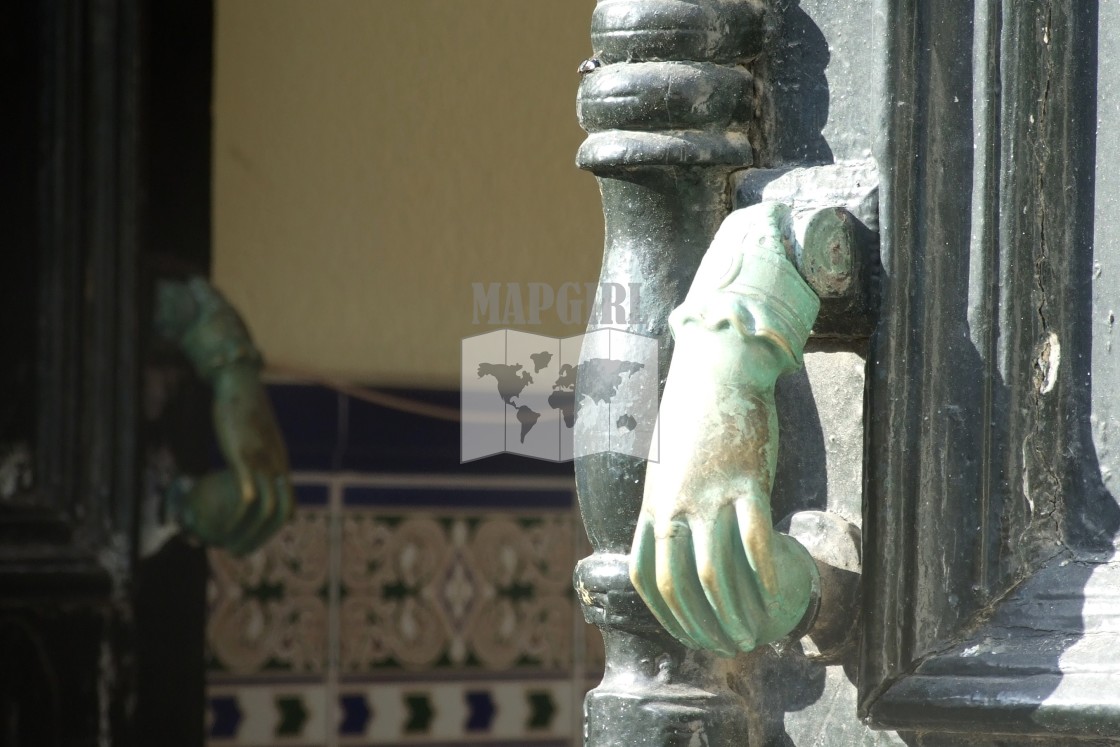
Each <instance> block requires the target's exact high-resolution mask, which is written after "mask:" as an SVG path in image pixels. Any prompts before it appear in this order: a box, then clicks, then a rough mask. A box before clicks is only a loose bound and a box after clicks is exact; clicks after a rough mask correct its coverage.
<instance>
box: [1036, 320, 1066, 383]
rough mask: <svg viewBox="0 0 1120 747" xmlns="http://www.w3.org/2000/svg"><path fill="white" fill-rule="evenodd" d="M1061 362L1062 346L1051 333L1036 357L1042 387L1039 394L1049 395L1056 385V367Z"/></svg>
mask: <svg viewBox="0 0 1120 747" xmlns="http://www.w3.org/2000/svg"><path fill="white" fill-rule="evenodd" d="M1061 362H1062V345H1061V343H1060V342H1059V341H1058V336H1057V335H1056V334H1054V333H1053V332H1051V333H1050V337H1049V338H1048V339H1047V340H1046V342H1045V344H1043V346H1042V353H1041V354H1040V355H1039V356H1038V363H1037V365H1038V369H1039V371H1040V372H1041V374H1042V377H1041V378H1042V385H1041V386H1040V387H1039V390H1038V393H1039V394H1049V393H1050V392H1051V391H1053V389H1054V386H1055V385H1056V384H1057V383H1058V366H1059V365H1060V364H1061Z"/></svg>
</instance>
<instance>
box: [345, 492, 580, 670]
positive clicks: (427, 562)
mask: <svg viewBox="0 0 1120 747" xmlns="http://www.w3.org/2000/svg"><path fill="white" fill-rule="evenodd" d="M572 529H573V528H572V516H571V513H570V512H566V513H556V512H550V513H545V514H539V515H532V516H515V515H512V514H504V513H491V514H481V513H476V512H466V513H463V514H458V515H447V514H436V513H429V512H413V513H410V514H402V513H396V515H393V514H381V513H375V512H370V511H365V510H347V511H345V512H344V514H343V519H342V542H343V546H342V604H341V625H342V635H341V647H342V649H341V668H342V672H343V673H352V672H366V673H379V672H380V673H383V674H386V675H387V676H392V673H393V670H396V669H399V668H404V669H413V670H415V669H422V668H423V669H432V670H442V669H446V668H460V669H485V670H490V671H493V672H502V671H512V670H518V669H523V668H529V669H534V670H550V671H556V672H563V671H567V670H569V669H570V668H571V659H572V630H573V627H574V626H573V619H574V618H573V615H574V614H575V606H574V602H573V594H572V589H571V583H570V581H569V578H570V575H571V568H572V566H573V564H574V560H575V559H574V553H573V550H574V546H573V539H572Z"/></svg>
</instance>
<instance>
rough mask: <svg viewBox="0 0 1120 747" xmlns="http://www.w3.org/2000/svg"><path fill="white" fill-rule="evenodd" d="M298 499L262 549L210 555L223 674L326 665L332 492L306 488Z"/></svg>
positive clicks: (213, 623) (210, 633)
mask: <svg viewBox="0 0 1120 747" xmlns="http://www.w3.org/2000/svg"><path fill="white" fill-rule="evenodd" d="M297 501H298V503H299V510H298V511H297V512H296V515H295V517H294V518H293V519H292V521H290V522H289V523H288V524H287V525H286V526H285V527H284V528H283V529H281V530H280V532H279V533H278V534H277V536H276V537H275V538H274V539H273V540H272V541H271V542H270V543H268V545H267V546H266V547H264V548H262V549H261V550H260V551H258V552H256V553H253V554H252V555H250V556H249V557H247V558H244V559H237V558H235V557H233V556H232V555H230V554H229V553H225V552H220V551H216V550H212V551H211V552H210V553H209V557H210V573H211V581H210V586H209V597H210V610H209V615H208V616H207V630H206V636H207V641H208V643H209V653H210V662H209V665H210V670H211V671H212V672H214V673H215V674H216V673H229V674H240V675H245V674H257V673H261V672H292V673H322V672H324V671H326V668H327V634H328V620H327V618H328V590H329V588H328V587H329V577H328V571H329V554H328V547H329V542H328V538H327V528H328V522H329V519H330V513H329V511H328V509H327V507H326V491H325V489H324V488H322V487H321V486H318V487H316V486H300V487H299V488H297ZM320 501H321V502H320Z"/></svg>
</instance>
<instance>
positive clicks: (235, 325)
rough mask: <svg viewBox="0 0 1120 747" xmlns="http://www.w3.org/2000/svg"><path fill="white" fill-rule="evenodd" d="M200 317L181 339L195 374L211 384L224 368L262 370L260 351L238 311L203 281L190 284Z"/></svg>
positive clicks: (189, 287) (190, 291) (188, 286)
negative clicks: (234, 366) (247, 367)
mask: <svg viewBox="0 0 1120 747" xmlns="http://www.w3.org/2000/svg"><path fill="white" fill-rule="evenodd" d="M186 287H187V290H188V291H189V293H190V295H191V297H192V299H193V300H194V302H195V304H196V308H197V309H198V314H197V316H196V317H195V319H194V320H193V321H192V322H191V324H190V326H188V327H187V329H186V330H185V331H184V332H183V335H182V337H181V339H180V344H181V345H182V348H183V351H184V352H185V353H186V355H187V357H188V358H189V359H190V361H191V364H192V365H193V366H194V369H195V371H196V372H197V373H198V375H199V376H201V377H202V378H203V379H205V380H207V381H210V380H212V379H213V377H214V376H215V374H217V372H218V371H219V370H221V369H222V368H224V367H226V366H229V365H232V364H235V363H241V364H245V365H249V366H252V367H254V368H260V367H261V366H262V365H263V360H262V358H261V354H260V352H259V351H258V350H257V348H256V346H254V345H253V340H252V338H251V337H250V336H249V330H248V328H247V327H246V326H245V323H244V322H243V321H242V320H241V317H240V316H239V315H238V313H237V311H236V310H235V309H234V308H233V306H231V305H230V303H229V302H228V301H226V299H225V298H223V297H222V295H221V294H220V293H218V291H217V290H215V289H214V287H213V286H211V285H210V284H209V283H208V282H206V281H205V280H203V279H202V278H191V279H190V280H189V281H188V282H187V284H186Z"/></svg>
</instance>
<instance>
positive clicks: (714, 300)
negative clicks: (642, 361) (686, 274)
mask: <svg viewBox="0 0 1120 747" xmlns="http://www.w3.org/2000/svg"><path fill="white" fill-rule="evenodd" d="M749 259H750V263H749V266H750V272H749V274H748V273H743V274H741V275H739V277H737V278H735V279H734V280H732V281H731V282H730V283H729V284H727V285H726V286H724V287H722V288H720V289H718V290H714V289H713V290H711V291H708V292H707V293H703V294H701V293H690V294H689V297H688V298H687V299H685V302H684V303H683V304H681V305H680V306H679V307H678V308H677V309H676V310H675V311H674V312H673V313H672V314H671V315H670V316H669V324H670V326H671V328H672V330H673V335H674V336H679V335H680V333H681V330H682V329H683V327H684V326H686V325H688V324H700V325H702V326H703V327H705V328H706V329H711V330H717V329H720V328H722V327H724V326H730V327H731V328H732V329H734V330H735V331H736V332H737V333H738V334H739V336H740V337H741V338H743V339H744V340H745V339H747V338H749V337H764V338H766V339H769V340H770V341H771V342H773V343H774V344H775V345H777V347H778V348H779V349H781V350H783V351H784V352H785V353H786V355H787V356H788V358H789V362H790V368H793V369H796V368H800V366H801V363H802V351H803V350H804V348H805V343H806V342H807V341H808V339H809V334H810V333H811V332H812V329H813V322H814V321H815V320H816V318H817V311H818V310H819V309H820V299H818V298H817V295H816V294H815V293H813V291H812V289H811V288H809V286H808V284H806V283H805V281H804V280H802V279H801V276H800V275H799V274H798V273H797V270H796V269H794V267H793V264H792V263H790V262H789V261H788V260H787V259H785V258H784V257H782V256H779V255H775V254H769V253H766V254H763V253H759V254H758V255H755V256H751V257H750V258H749ZM744 264H746V263H744Z"/></svg>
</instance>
